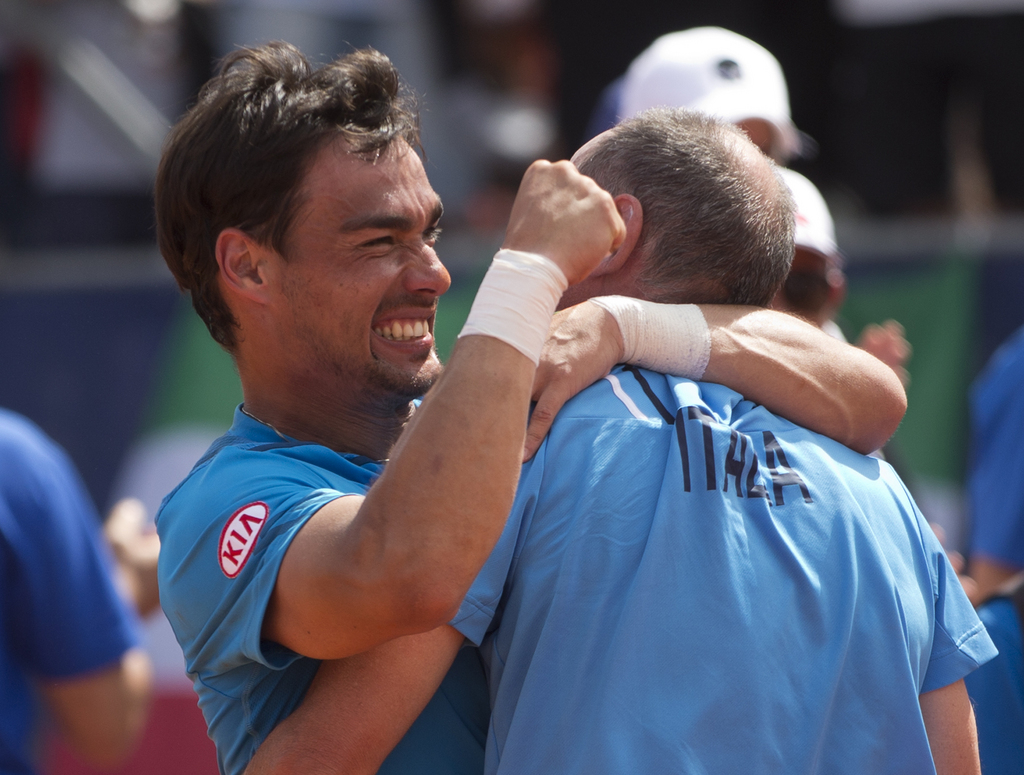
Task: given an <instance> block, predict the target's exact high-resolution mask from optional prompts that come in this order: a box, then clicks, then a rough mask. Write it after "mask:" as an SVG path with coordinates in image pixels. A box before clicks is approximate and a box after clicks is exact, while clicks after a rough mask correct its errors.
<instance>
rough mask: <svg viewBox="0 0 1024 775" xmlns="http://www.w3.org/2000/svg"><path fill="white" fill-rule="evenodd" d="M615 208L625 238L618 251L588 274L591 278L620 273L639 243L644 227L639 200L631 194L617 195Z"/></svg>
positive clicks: (642, 211)
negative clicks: (622, 225)
mask: <svg viewBox="0 0 1024 775" xmlns="http://www.w3.org/2000/svg"><path fill="white" fill-rule="evenodd" d="M615 207H616V208H618V211H619V215H621V216H622V221H623V223H625V224H626V238H625V239H624V240H622V244H621V245H619V247H618V249H617V250H616V251H615V252H614V253H612V254H611V255H609V256H608V257H607V258H605V259H604V260H603V261H602V262H601V263H600V264H598V265H597V268H596V269H594V271H593V272H591V273H590V276H591V277H600V276H602V275H608V274H613V273H615V272H618V271H621V270H622V268H623V267H625V266H626V264H627V263H628V262H629V259H630V257H631V256H632V255H633V254H634V252H635V251H636V246H637V243H638V242H639V241H640V232H641V231H642V230H643V227H644V208H643V206H642V205H641V204H640V200H639V199H637V198H636V197H635V196H633V195H632V194H619V195H618V196H617V197H615Z"/></svg>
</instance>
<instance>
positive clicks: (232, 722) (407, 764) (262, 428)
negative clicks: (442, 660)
mask: <svg viewBox="0 0 1024 775" xmlns="http://www.w3.org/2000/svg"><path fill="white" fill-rule="evenodd" d="M381 470H382V465H381V464H380V463H379V462H377V461H373V460H369V459H367V458H364V457H361V456H358V455H342V454H338V453H336V452H333V451H332V450H330V449H327V448H326V447H322V446H319V445H317V444H308V443H304V442H298V441H295V440H293V439H285V438H282V437H281V436H279V435H278V434H277V433H276V432H275V431H273V430H272V429H271V428H269V427H268V426H266V425H263V424H262V423H259V422H257V421H255V420H253V419H252V418H251V417H248V416H247V415H245V414H244V413H242V412H241V411H240V410H236V412H235V421H234V424H233V425H232V427H231V429H230V430H229V431H228V433H227V434H225V435H224V436H222V437H221V438H220V439H218V440H217V441H216V442H215V443H214V444H213V446H211V448H210V449H209V451H207V453H206V455H204V456H203V458H202V459H201V460H200V461H199V462H198V463H197V464H196V466H195V468H194V469H193V470H192V472H191V473H190V474H189V476H188V478H186V479H185V481H184V482H182V483H181V484H180V485H179V486H178V487H177V488H176V489H175V490H174V491H173V492H172V493H171V494H170V495H168V496H167V498H166V499H165V500H164V503H163V505H162V506H161V509H160V512H159V514H158V515H157V530H158V532H159V534H160V541H161V547H160V560H159V570H158V573H159V581H160V602H161V604H162V606H163V608H164V612H165V613H166V614H167V618H168V619H169V620H170V622H171V626H172V627H173V629H174V632H175V635H176V636H177V638H178V642H179V643H180V644H181V647H182V649H183V651H184V653H185V665H186V669H187V670H188V673H189V676H190V677H191V678H192V680H193V684H194V686H195V690H196V693H197V694H198V695H199V706H200V708H201V709H202V711H203V715H204V716H205V718H206V723H207V727H208V730H209V735H210V737H211V738H212V739H213V741H214V743H215V744H216V746H217V759H218V764H219V766H220V770H221V772H222V773H225V774H226V775H236V774H237V773H241V772H242V771H243V770H244V769H245V766H246V765H247V764H248V762H249V760H250V759H251V758H252V756H253V755H254V753H255V752H256V748H257V747H258V746H259V744H260V743H262V742H263V740H264V739H265V738H266V736H267V735H268V734H269V733H270V731H271V730H272V729H273V728H274V727H275V726H276V725H277V724H278V723H280V722H281V721H282V720H284V719H285V718H287V716H288V715H289V714H291V712H292V711H293V710H295V708H296V707H298V705H299V703H300V702H301V701H302V698H303V697H304V696H305V693H306V689H307V688H308V687H309V684H310V683H311V682H312V680H313V676H314V675H315V674H316V670H317V668H318V667H319V664H320V663H319V662H318V661H317V660H314V659H309V658H307V657H303V656H300V655H299V654H296V653H295V652H293V651H290V650H289V649H286V648H284V647H283V646H280V645H278V644H276V643H273V642H271V641H267V640H262V639H261V637H260V632H261V629H262V626H263V616H264V613H265V611H266V608H267V603H268V602H269V600H270V594H271V592H272V591H273V588H274V584H275V582H276V580H277V573H278V570H279V569H280V566H281V561H282V560H283V558H284V555H285V552H286V551H287V550H288V546H289V545H290V544H291V541H292V539H293V538H294V537H295V535H296V534H297V533H298V532H299V530H301V529H302V527H303V525H305V524H306V521H307V520H308V519H309V518H310V517H311V516H312V515H313V514H315V513H316V512H317V511H318V510H319V509H320V508H322V507H323V506H324V505H326V504H327V503H329V502H330V501H332V500H334V499H336V498H339V497H342V496H344V495H347V494H357V495H362V494H364V493H365V492H366V491H367V489H368V488H369V487H370V485H371V484H372V483H373V481H374V480H375V479H376V478H377V477H378V476H379V475H380V472H381ZM486 724H487V699H486V687H485V684H484V679H483V672H482V668H481V666H480V662H479V658H478V655H477V652H476V650H475V649H463V650H462V651H461V652H460V655H459V658H458V659H457V660H456V663H455V665H454V666H453V667H452V670H451V671H450V672H449V673H448V676H447V677H446V678H445V680H444V683H442V685H441V688H440V689H439V690H438V692H437V694H436V695H435V696H434V698H433V699H432V700H431V702H430V704H428V706H427V708H426V709H425V710H424V711H423V713H422V714H421V716H420V718H419V719H418V720H417V722H416V723H415V724H414V725H413V727H412V729H410V731H409V732H408V734H407V735H406V737H405V738H404V739H403V741H402V742H401V743H400V744H399V746H398V747H397V748H396V749H395V751H394V752H393V753H392V755H391V756H390V757H388V759H387V761H386V762H385V763H384V765H383V766H382V767H381V770H380V772H381V773H390V774H391V775H414V774H416V773H421V774H422V775H437V774H439V773H441V774H443V773H450V774H451V775H476V774H477V773H479V772H480V770H481V768H482V762H483V735H484V732H485V730H486ZM338 734H339V735H341V734H345V730H338Z"/></svg>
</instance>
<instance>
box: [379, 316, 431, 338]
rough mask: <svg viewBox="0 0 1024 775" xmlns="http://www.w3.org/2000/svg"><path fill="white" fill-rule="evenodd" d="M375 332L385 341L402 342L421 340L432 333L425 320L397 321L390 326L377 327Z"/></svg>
mask: <svg viewBox="0 0 1024 775" xmlns="http://www.w3.org/2000/svg"><path fill="white" fill-rule="evenodd" d="M373 332H374V333H375V334H377V335H378V336H383V337H384V338H385V339H391V340H393V341H398V342H402V341H405V340H407V339H419V338H420V337H421V336H423V335H424V334H427V333H429V332H430V326H429V325H428V324H427V322H426V321H425V320H395V321H393V322H392V323H391V325H389V326H384V327H381V326H376V327H374V329H373Z"/></svg>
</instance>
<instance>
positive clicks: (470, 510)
mask: <svg viewBox="0 0 1024 775" xmlns="http://www.w3.org/2000/svg"><path fill="white" fill-rule="evenodd" d="M533 372H534V367H533V363H532V362H531V361H529V359H527V358H526V357H525V356H524V355H522V354H521V353H520V352H518V351H517V350H515V349H513V348H512V347H510V346H509V345H506V344H504V343H503V342H499V341H498V340H496V339H491V338H489V337H479V336H474V337H467V338H465V339H462V340H460V341H459V342H458V344H457V345H456V347H455V350H454V352H453V353H452V357H451V359H450V362H449V364H448V366H447V368H446V370H445V374H444V376H443V377H442V378H441V379H440V380H439V382H438V384H437V385H436V386H435V388H434V389H433V390H432V391H431V392H430V393H429V394H428V395H427V397H426V399H425V400H424V402H423V404H422V406H421V407H420V408H419V410H417V412H416V415H415V417H414V419H413V421H412V422H411V423H410V425H409V427H408V429H407V430H406V432H405V433H404V434H403V436H402V438H401V440H400V441H399V443H398V445H397V447H396V449H395V451H394V456H393V458H392V461H391V463H390V464H389V466H388V469H387V470H386V472H385V473H384V475H383V476H382V477H381V479H380V481H379V482H378V483H377V485H376V486H375V487H374V488H373V489H372V490H371V491H370V493H369V495H368V496H367V499H366V502H365V503H364V504H363V507H362V509H360V513H359V517H358V523H359V524H358V529H359V530H360V533H362V534H365V536H366V537H367V538H369V539H370V540H359V541H354V542H352V543H351V545H353V546H358V547H359V551H360V552H361V553H362V552H367V551H368V552H371V553H373V552H377V551H380V552H381V553H382V555H383V556H387V557H389V560H388V562H387V563H386V567H387V568H388V570H386V571H385V574H386V575H387V577H388V578H390V579H394V580H395V581H394V583H395V584H396V585H400V586H402V585H404V586H405V587H407V588H409V589H412V590H415V594H416V596H417V598H419V599H415V600H410V601H409V602H410V606H411V608H414V609H415V611H410V612H409V613H410V614H415V613H417V612H422V613H426V614H428V615H432V616H434V617H436V618H438V619H440V621H441V622H443V621H447V619H448V618H449V617H450V615H451V614H452V613H454V610H452V609H451V608H448V607H446V606H452V605H454V606H457V605H458V602H459V601H460V600H461V598H462V596H463V595H464V594H465V591H466V589H468V588H469V585H470V584H471V583H472V581H473V578H474V577H475V576H476V574H477V572H478V571H479V569H480V567H481V566H482V565H483V563H484V560H486V558H487V556H488V554H489V553H490V551H491V549H492V548H493V546H494V544H495V542H496V541H497V539H498V536H499V535H500V534H501V530H502V527H503V526H504V523H505V519H506V517H507V516H508V512H509V509H510V508H511V506H512V499H513V497H514V495H515V487H516V483H517V481H518V477H519V463H520V450H521V449H522V444H523V438H524V436H525V431H526V417H527V412H528V409H529V403H530V388H531V385H532V381H533ZM482 418H486V421H485V422H481V419H482ZM408 504H416V509H415V510H412V509H410V508H409V505H408ZM439 603H440V608H441V610H438V609H437V605H438V604H439Z"/></svg>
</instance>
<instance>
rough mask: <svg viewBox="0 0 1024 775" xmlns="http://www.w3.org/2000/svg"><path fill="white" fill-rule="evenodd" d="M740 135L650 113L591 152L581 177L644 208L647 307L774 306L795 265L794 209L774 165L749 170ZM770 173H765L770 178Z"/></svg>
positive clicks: (700, 118) (669, 113) (694, 119)
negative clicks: (669, 304)
mask: <svg viewBox="0 0 1024 775" xmlns="http://www.w3.org/2000/svg"><path fill="white" fill-rule="evenodd" d="M737 135H738V136H739V137H740V138H743V142H747V140H746V137H745V135H743V133H742V132H741V131H740V130H739V129H736V128H735V127H733V126H732V125H731V124H726V123H723V122H721V121H718V120H716V119H713V118H710V117H709V116H706V115H704V114H701V113H696V112H693V111H688V110H681V109H673V110H670V109H662V108H658V109H654V110H648V111H645V112H643V113H641V114H640V115H638V116H636V117H635V118H632V119H629V120H628V121H624V122H623V123H622V124H620V125H619V126H618V127H616V128H615V129H613V130H611V131H610V132H608V133H607V135H605V136H604V137H602V138H601V139H599V140H598V141H596V143H595V145H594V146H593V147H592V148H589V149H586V150H585V151H584V152H583V153H582V154H581V155H580V158H578V160H577V166H578V167H579V169H580V171H581V172H583V173H584V174H586V175H589V176H590V177H592V178H594V180H596V181H597V182H598V183H599V184H600V185H601V186H602V187H604V188H605V189H606V190H607V191H609V192H610V193H611V194H613V195H618V194H632V195H633V196H635V197H636V198H637V199H638V200H639V201H640V204H641V205H642V206H643V212H644V223H643V231H642V233H641V237H640V243H639V244H638V249H640V250H642V260H643V262H644V264H643V268H642V270H641V273H640V277H639V281H640V283H641V286H642V290H643V291H644V293H645V295H646V296H647V298H650V299H651V300H654V301H666V302H676V303H679V302H703V303H718V304H751V305H755V306H762V307H763V306H767V305H768V304H769V302H770V301H771V299H772V297H773V296H774V295H775V292H776V291H777V290H778V288H779V286H780V285H781V284H782V281H783V280H784V279H785V277H786V275H787V273H788V272H789V265H790V263H791V262H792V260H793V229H794V218H793V209H794V208H793V200H792V196H791V195H790V193H789V189H788V188H787V187H786V185H785V183H784V182H783V181H782V180H781V178H780V177H779V175H778V173H777V172H776V171H775V169H774V165H773V164H772V162H771V161H770V160H768V159H767V158H765V159H764V161H765V163H766V165H767V166H766V167H764V168H762V169H756V168H753V167H752V166H751V165H750V164H748V163H747V161H746V159H745V158H744V156H743V154H742V153H741V150H742V149H741V147H740V146H738V145H737V143H736V139H737ZM769 169H770V170H771V173H769V174H765V170H769Z"/></svg>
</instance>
